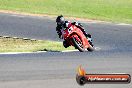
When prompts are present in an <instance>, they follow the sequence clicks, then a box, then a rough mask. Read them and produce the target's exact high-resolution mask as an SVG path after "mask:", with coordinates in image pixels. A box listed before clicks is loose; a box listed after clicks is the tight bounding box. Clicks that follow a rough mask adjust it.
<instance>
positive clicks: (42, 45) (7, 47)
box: [0, 37, 74, 52]
mask: <svg viewBox="0 0 132 88" xmlns="http://www.w3.org/2000/svg"><path fill="white" fill-rule="evenodd" d="M73 49H74V47H69V48H64V47H63V44H62V42H56V41H48V40H41V41H38V40H36V41H31V40H23V39H14V38H3V37H0V52H36V51H53V52H54V51H63V50H73Z"/></svg>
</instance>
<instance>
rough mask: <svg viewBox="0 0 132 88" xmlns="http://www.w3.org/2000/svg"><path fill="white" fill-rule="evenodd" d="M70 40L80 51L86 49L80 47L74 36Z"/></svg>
mask: <svg viewBox="0 0 132 88" xmlns="http://www.w3.org/2000/svg"><path fill="white" fill-rule="evenodd" d="M71 40H72V43H73V45H74V47H75V48H76V49H78V50H79V51H80V52H84V51H86V50H85V49H84V48H82V47H81V46H79V44H78V43H77V41H76V40H75V38H72V39H71Z"/></svg>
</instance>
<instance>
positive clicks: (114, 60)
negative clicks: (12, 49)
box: [0, 13, 132, 88]
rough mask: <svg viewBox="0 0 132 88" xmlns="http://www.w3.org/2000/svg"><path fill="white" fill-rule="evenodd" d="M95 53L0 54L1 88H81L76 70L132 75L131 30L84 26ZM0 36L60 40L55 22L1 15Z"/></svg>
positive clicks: (101, 87) (110, 87)
mask: <svg viewBox="0 0 132 88" xmlns="http://www.w3.org/2000/svg"><path fill="white" fill-rule="evenodd" d="M83 25H84V27H85V28H87V29H89V30H86V31H87V32H89V33H91V34H92V35H93V40H94V44H95V46H96V47H99V48H101V49H100V50H99V51H94V52H83V53H81V52H78V51H76V52H46V53H43V52H41V53H30V54H12V55H8V54H0V88H80V87H81V86H79V85H78V84H77V83H76V80H75V76H76V69H77V67H78V66H79V65H82V66H83V67H84V68H85V69H86V71H87V73H120V72H121V73H128V74H130V75H132V70H131V69H132V64H131V63H132V59H131V58H132V41H131V40H132V26H131V25H117V24H112V23H89V22H88V23H87V22H83ZM0 31H1V32H0V35H4V36H5V35H6V36H17V37H27V38H35V39H49V40H58V38H57V35H56V32H55V22H54V18H53V19H49V18H48V17H33V16H32V17H30V16H23V15H12V14H2V13H1V14H0ZM84 87H85V88H131V87H132V84H131V83H130V84H88V85H85V86H84Z"/></svg>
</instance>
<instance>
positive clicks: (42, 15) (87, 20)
mask: <svg viewBox="0 0 132 88" xmlns="http://www.w3.org/2000/svg"><path fill="white" fill-rule="evenodd" d="M0 13H7V14H15V15H25V16H38V17H48V18H50V19H55V18H56V15H53V14H33V13H26V12H19V11H13V10H0ZM65 18H66V19H68V20H75V21H85V22H96V23H99V22H105V21H99V20H92V19H86V18H76V17H67V16H65Z"/></svg>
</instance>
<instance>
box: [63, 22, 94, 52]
mask: <svg viewBox="0 0 132 88" xmlns="http://www.w3.org/2000/svg"><path fill="white" fill-rule="evenodd" d="M62 37H63V39H64V40H65V41H66V42H67V44H68V45H69V46H74V47H75V49H78V50H79V51H80V52H84V51H93V50H94V46H93V44H92V42H89V41H88V39H87V38H86V36H85V35H84V34H83V32H82V31H81V30H80V29H79V28H78V27H76V26H75V25H73V24H68V27H67V28H66V29H63V30H62Z"/></svg>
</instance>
